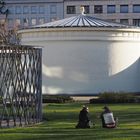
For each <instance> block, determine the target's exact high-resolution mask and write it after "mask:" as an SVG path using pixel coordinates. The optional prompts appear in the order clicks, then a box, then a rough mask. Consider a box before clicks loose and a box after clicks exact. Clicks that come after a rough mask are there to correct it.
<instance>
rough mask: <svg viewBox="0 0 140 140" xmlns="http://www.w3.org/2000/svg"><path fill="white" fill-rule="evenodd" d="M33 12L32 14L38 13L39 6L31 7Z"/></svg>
mask: <svg viewBox="0 0 140 140" xmlns="http://www.w3.org/2000/svg"><path fill="white" fill-rule="evenodd" d="M31 13H32V14H36V13H37V7H36V6H32V7H31Z"/></svg>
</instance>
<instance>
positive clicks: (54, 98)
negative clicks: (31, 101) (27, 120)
mask: <svg viewBox="0 0 140 140" xmlns="http://www.w3.org/2000/svg"><path fill="white" fill-rule="evenodd" d="M66 102H73V99H72V98H71V97H70V96H69V95H43V103H66Z"/></svg>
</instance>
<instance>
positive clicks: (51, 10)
mask: <svg viewBox="0 0 140 140" xmlns="http://www.w3.org/2000/svg"><path fill="white" fill-rule="evenodd" d="M50 13H51V14H55V13H56V5H51V7H50Z"/></svg>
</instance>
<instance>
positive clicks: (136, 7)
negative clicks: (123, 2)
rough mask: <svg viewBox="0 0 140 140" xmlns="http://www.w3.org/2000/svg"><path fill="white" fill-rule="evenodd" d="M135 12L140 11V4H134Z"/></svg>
mask: <svg viewBox="0 0 140 140" xmlns="http://www.w3.org/2000/svg"><path fill="white" fill-rule="evenodd" d="M133 13H140V5H133Z"/></svg>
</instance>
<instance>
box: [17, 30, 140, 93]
mask: <svg viewBox="0 0 140 140" xmlns="http://www.w3.org/2000/svg"><path fill="white" fill-rule="evenodd" d="M19 33H20V34H21V36H22V44H28V45H36V46H44V47H43V88H42V89H43V93H49V94H57V93H66V94H84V93H86V94H92V93H99V92H105V91H115V92H116V91H124V92H139V91H140V86H139V82H140V80H139V79H140V76H139V75H140V71H139V63H140V62H139V57H140V32H139V31H138V30H135V32H134V30H132V29H127V30H126V29H119V30H117V29H105V28H103V29H94V28H84V29H83V28H81V29H80V28H74V29H73V28H72V29H30V30H25V31H24V30H23V31H19Z"/></svg>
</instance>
